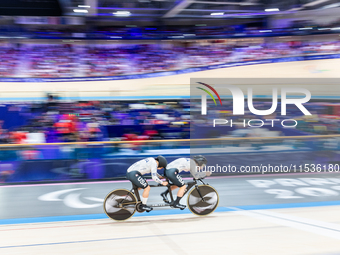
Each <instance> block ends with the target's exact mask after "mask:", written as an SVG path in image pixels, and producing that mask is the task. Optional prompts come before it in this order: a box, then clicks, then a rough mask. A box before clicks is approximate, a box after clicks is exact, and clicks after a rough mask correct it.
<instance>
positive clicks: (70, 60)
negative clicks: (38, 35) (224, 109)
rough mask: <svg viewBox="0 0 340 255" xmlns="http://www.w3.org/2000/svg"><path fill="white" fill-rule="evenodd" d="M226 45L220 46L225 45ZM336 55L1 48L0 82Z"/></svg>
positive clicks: (253, 49) (178, 47) (270, 50)
mask: <svg viewBox="0 0 340 255" xmlns="http://www.w3.org/2000/svg"><path fill="white" fill-rule="evenodd" d="M223 42H224V41H223ZM339 52H340V41H290V42H266V43H261V44H260V43H254V42H253V43H246V42H233V43H228V44H226V43H221V42H219V41H213V42H196V43H174V44H172V43H169V42H168V43H162V44H131V43H130V44H52V43H50V44H39V45H38V44H10V43H6V44H2V45H1V44H0V55H1V58H2V61H1V62H0V77H41V78H58V77H89V76H117V75H131V74H145V73H155V72H162V71H174V70H182V69H187V68H193V67H201V66H209V65H214V64H223V63H230V62H241V61H251V60H260V59H269V58H280V57H289V56H301V55H310V54H335V53H339Z"/></svg>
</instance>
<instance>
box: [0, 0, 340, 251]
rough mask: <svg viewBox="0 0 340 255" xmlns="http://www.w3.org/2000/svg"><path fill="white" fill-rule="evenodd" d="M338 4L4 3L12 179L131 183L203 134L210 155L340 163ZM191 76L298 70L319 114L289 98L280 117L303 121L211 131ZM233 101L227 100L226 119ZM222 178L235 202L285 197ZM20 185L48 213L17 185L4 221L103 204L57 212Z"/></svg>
mask: <svg viewBox="0 0 340 255" xmlns="http://www.w3.org/2000/svg"><path fill="white" fill-rule="evenodd" d="M339 13H340V3H339V1H336V0H285V1H275V0H234V1H226V0H204V1H203V0H181V1H180V0H125V1H118V0H59V1H58V0H35V1H28V0H21V1H20V0H2V1H1V2H0V15H1V16H0V59H1V61H0V101H1V102H0V143H1V144H0V185H2V186H3V187H2V188H5V187H9V186H13V187H15V186H14V185H16V186H17V185H18V184H20V185H33V184H39V185H40V184H55V183H57V182H59V183H61V184H63V183H69V184H68V185H67V186H65V187H70V186H72V185H71V182H72V183H74V182H85V181H86V182H90V181H101V182H102V181H112V180H117V179H124V178H125V173H126V169H127V168H128V167H129V166H130V165H131V164H132V163H134V162H135V161H137V160H139V159H141V158H145V157H150V156H157V155H163V156H165V157H166V158H167V159H168V161H169V162H170V161H172V160H174V159H176V158H178V157H189V156H190V138H191V140H193V139H197V143H195V148H198V149H199V148H202V149H205V148H213V149H214V150H210V154H209V155H206V156H207V157H208V159H209V157H210V161H209V162H211V163H212V162H215V163H216V162H217V163H220V164H223V163H226V164H233V165H237V166H239V165H240V164H241V163H242V164H247V165H259V164H262V163H271V164H277V165H280V164H288V163H289V164H291V163H294V164H296V165H299V164H305V163H309V164H310V163H321V164H334V165H337V166H338V167H337V169H334V171H335V170H337V171H335V172H339V163H340V158H339V156H338V150H339V149H340V140H339V137H338V136H337V135H338V134H339V129H340V120H339V118H340V104H339V103H338V100H339V98H340V89H339V88H338V84H337V81H335V80H334V79H329V78H340V69H339V66H340V16H339ZM191 78H197V79H199V78H205V79H206V78H242V79H243V78H294V79H296V81H295V83H294V80H291V81H290V84H291V85H296V86H300V85H303V86H304V87H306V88H309V89H311V90H312V91H313V93H312V99H311V101H310V103H309V104H308V106H307V108H308V110H309V111H310V112H311V113H312V114H313V115H312V116H309V117H308V118H307V117H305V116H302V114H301V112H300V111H299V110H297V108H289V109H288V115H287V116H286V117H282V116H281V117H282V119H284V118H287V119H290V118H294V119H297V120H298V123H299V124H298V126H297V127H296V128H295V129H284V128H282V127H279V126H278V127H275V128H271V127H264V128H260V129H247V128H238V127H234V128H219V129H218V130H217V129H211V127H208V120H205V119H199V118H198V119H192V118H191V117H190V116H191V113H192V111H193V110H197V109H196V108H192V107H191V105H190V79H191ZM300 78H309V79H310V82H311V83H313V84H309V83H306V82H304V83H303V84H301V82H300V81H301V80H299V79H300ZM316 78H318V79H316ZM313 79H316V80H314V81H313V82H312V80H313ZM251 83H252V82H251V79H250V80H249V85H251V86H253V85H254V84H251ZM264 85H271V84H270V83H268V84H257V85H254V86H253V88H254V93H255V94H256V95H257V97H256V105H257V107H258V108H259V109H267V108H269V107H270V105H271V100H268V95H271V88H270V89H267V88H266V87H265V86H264ZM210 104H212V102H210ZM261 107H262V108H261ZM229 108H230V109H229V110H230V111H231V110H232V105H231V104H229ZM230 111H227V112H226V111H219V110H218V108H217V110H216V111H214V116H216V117H221V116H222V115H223V116H228V117H230V116H231V115H230ZM246 112H247V116H246V118H251V116H250V115H249V111H246ZM210 117H212V115H211V116H210ZM192 127H194V128H196V131H197V130H199V132H195V136H194V137H193V136H192V134H191V133H190V130H191V128H192ZM287 137H288V138H287ZM201 138H215V139H214V140H211V141H209V140H204V141H201V140H199V139H201ZM216 138H223V139H224V140H218V139H216ZM259 138H263V139H259ZM228 139H229V140H228ZM243 175H244V174H243ZM216 176H218V175H217V174H216V175H215V177H216ZM222 177H223V176H222ZM224 177H225V176H224ZM251 178H257V177H256V176H255V177H254V175H252V177H251ZM221 180H222V181H220V182H217V181H216V185H217V187H216V188H217V190H218V191H219V188H220V190H221V191H225V192H226V194H225V197H224V198H223V196H222V195H221V194H220V195H221V199H222V200H223V199H225V200H224V201H225V205H226V204H228V205H229V206H232V205H234V206H236V205H247V204H248V205H250V204H251V205H254V204H259V203H270V204H276V203H278V201H277V200H275V201H274V200H271V199H272V198H269V197H265V195H264V194H262V193H261V194H258V196H257V197H256V198H254V199H252V200H250V199H248V196H249V193H244V194H243V193H242V192H241V193H242V194H243V195H244V197H240V198H238V199H235V200H228V201H227V198H228V199H229V198H231V197H230V196H231V195H233V194H234V195H235V196H237V195H238V194H241V193H238V192H237V191H236V190H237V188H238V186H237V185H233V189H234V190H226V189H227V188H226V186H225V184H224V183H223V179H221ZM334 180H335V179H334ZM334 180H333V181H334ZM336 180H338V179H336ZM328 182H330V181H328ZM103 183H104V182H103ZM231 183H232V182H231ZM334 183H335V184H336V183H338V182H337V181H334ZM300 184H301V183H300ZM328 184H329V183H328ZM115 185H116V186H117V185H118V184H115V182H112V183H111V184H110V186H108V185H107V186H105V189H103V188H102V189H101V193H98V192H97V193H96V194H100V197H97V198H96V199H97V200H93V199H92V202H93V201H97V202H98V201H102V200H103V198H104V196H105V194H107V193H108V192H109V191H110V190H111V189H114V188H115V187H116V186H115ZM125 185H128V183H125ZM242 185H243V184H240V185H239V187H243V186H242ZM306 185H313V183H309V184H306ZM317 185H321V184H317ZM255 186H256V185H255ZM269 186H270V185H269ZM286 186H292V185H286ZM293 186H294V185H293ZM20 187H22V191H20V193H21V194H22V193H25V192H27V193H26V197H25V199H24V200H25V203H28V202H29V203H31V202H32V204H35V203H37V204H36V207H35V208H36V210H31V211H30V212H29V213H28V212H26V213H25V212H22V213H16V214H15V213H13V211H16V212H17V209H18V208H17V207H16V206H17V205H15V206H14V205H11V200H12V198H13V197H12V196H11V193H6V192H3V193H1V189H0V195H3V196H0V197H1V198H3V200H2V201H0V203H2V204H3V205H5V206H4V207H3V208H4V209H3V210H2V212H1V213H0V215H1V218H2V219H15V218H27V217H31V218H34V217H45V216H58V215H83V214H95V213H97V214H98V213H102V210H101V209H100V208H101V207H100V206H101V205H100V203H99V204H95V205H93V204H92V205H88V206H83V207H81V206H80V207H76V206H75V207H72V206H69V207H72V209H71V211H67V210H66V209H65V208H63V209H61V207H62V206H66V205H61V207H59V208H60V211H58V209H54V210H47V211H46V210H45V209H46V207H45V206H46V204H45V206H44V204H39V203H41V202H40V201H39V202H37V197H35V196H38V195H42V194H40V193H39V190H35V192H34V193H33V195H32V196H30V194H32V193H30V190H29V188H28V187H32V186H20ZM34 187H40V186H34ZM48 187H54V186H48ZM60 187H61V186H60ZM102 187H104V186H102ZM259 187H261V185H260V186H259ZM264 187H265V186H264ZM336 187H339V186H336ZM126 188H127V187H126ZM248 188H249V187H248ZM253 188H254V187H253ZM256 188H258V187H256ZM98 189H99V190H100V188H99V186H98ZM249 189H250V190H251V188H249ZM334 189H335V190H336V189H337V188H334ZM3 190H4V189H3ZM48 190H52V189H51V188H48ZM44 192H45V191H44ZM46 192H47V191H46ZM250 193H252V192H250ZM267 193H270V192H267ZM307 193H308V192H307ZM307 193H306V192H305V195H306V194H307ZM60 194H61V193H60ZM270 194H278V193H275V192H274V193H270ZM266 196H269V195H268V194H267V195H266ZM306 196H307V198H305V197H304V198H301V197H299V199H300V200H299V202H306V201H308V202H315V201H324V200H325V201H337V200H339V199H338V196H339V193H338V192H337V191H334V190H331V192H328V193H327V192H326V191H324V190H323V191H320V190H317V191H315V190H313V192H309V193H308V194H307V195H306ZM246 197H247V198H246ZM98 199H99V200H98ZM243 199H245V200H243ZM304 199H307V200H304ZM17 200H18V201H23V199H22V198H17ZM5 201H6V202H5ZM51 201H52V200H51ZM54 201H57V200H54ZM241 201H244V203H243V204H242V202H241ZM268 201H270V202H268ZM282 201H283V200H280V203H283V202H282ZM284 201H285V202H287V203H289V202H291V203H293V202H294V201H296V200H294V199H293V200H289V199H288V200H284ZM83 202H84V200H83ZM87 202H88V201H87ZM74 208H77V209H74ZM89 208H91V209H89ZM6 224H7V223H6ZM0 248H3V247H0ZM274 253H275V252H274ZM274 253H271V254H274ZM181 254H185V253H181ZM220 254H226V253H223V252H221V253H220ZM235 254H236V253H235ZM243 254H245V253H243ZM249 254H250V253H249ZM254 254H256V253H254ZM275 254H278V253H275ZM286 254H287V253H286ZM291 254H293V253H291ZM296 254H303V253H302V252H300V253H299V252H298V253H296ZM320 254H321V253H320Z"/></svg>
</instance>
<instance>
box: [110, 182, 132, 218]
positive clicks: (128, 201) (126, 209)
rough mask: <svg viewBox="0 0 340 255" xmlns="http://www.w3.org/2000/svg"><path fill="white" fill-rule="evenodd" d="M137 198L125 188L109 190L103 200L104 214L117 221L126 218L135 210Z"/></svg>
mask: <svg viewBox="0 0 340 255" xmlns="http://www.w3.org/2000/svg"><path fill="white" fill-rule="evenodd" d="M136 204H137V199H136V197H135V195H134V194H133V193H132V192H130V191H129V190H126V189H116V190H114V191H111V192H110V193H109V194H108V195H107V196H106V198H105V200H104V211H105V213H106V215H107V216H108V217H109V218H111V219H113V220H117V221H123V220H127V219H129V218H130V217H132V215H134V213H135V212H136Z"/></svg>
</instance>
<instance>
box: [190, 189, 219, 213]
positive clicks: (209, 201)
mask: <svg viewBox="0 0 340 255" xmlns="http://www.w3.org/2000/svg"><path fill="white" fill-rule="evenodd" d="M218 202H219V196H218V193H217V191H216V190H215V189H214V188H213V187H211V186H209V185H199V186H197V187H195V188H194V189H192V190H191V191H190V193H189V195H188V201H187V203H188V208H189V209H190V211H191V212H192V213H193V214H196V215H199V216H205V215H208V214H210V213H212V212H213V211H215V209H216V208H217V205H218Z"/></svg>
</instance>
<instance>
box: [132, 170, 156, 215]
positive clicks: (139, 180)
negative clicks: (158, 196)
mask: <svg viewBox="0 0 340 255" xmlns="http://www.w3.org/2000/svg"><path fill="white" fill-rule="evenodd" d="M126 178H127V179H128V180H130V181H131V182H132V183H133V184H134V185H136V186H137V187H138V188H141V189H143V194H142V208H143V209H145V210H146V211H151V210H152V208H151V207H149V206H147V205H146V203H147V201H148V197H149V193H150V186H149V184H148V182H147V181H146V179H145V178H144V177H143V175H141V173H140V172H138V171H131V172H127V174H126Z"/></svg>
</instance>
